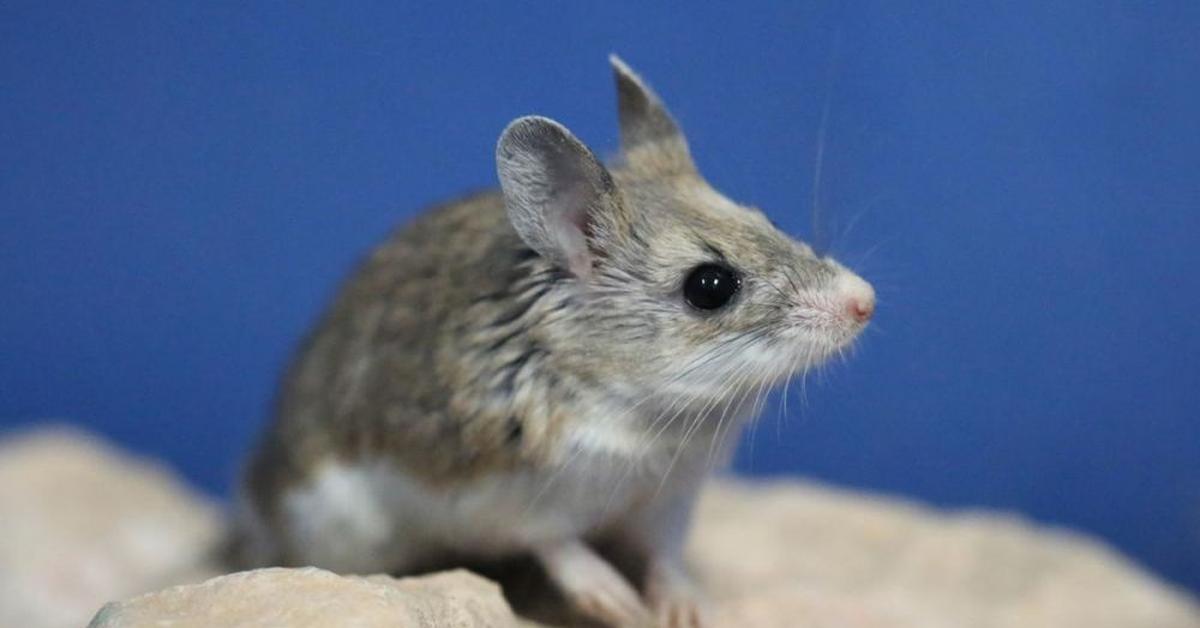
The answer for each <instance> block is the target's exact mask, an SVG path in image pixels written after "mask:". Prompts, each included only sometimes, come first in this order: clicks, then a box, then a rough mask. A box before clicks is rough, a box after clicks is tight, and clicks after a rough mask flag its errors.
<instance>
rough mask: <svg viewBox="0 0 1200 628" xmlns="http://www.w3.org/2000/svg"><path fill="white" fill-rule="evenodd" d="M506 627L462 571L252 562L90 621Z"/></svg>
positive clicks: (485, 584) (477, 580)
mask: <svg viewBox="0 0 1200 628" xmlns="http://www.w3.org/2000/svg"><path fill="white" fill-rule="evenodd" d="M164 625H166V626H171V627H172V628H211V627H212V626H244V627H247V628H250V627H257V626H261V627H263V628H267V627H274V626H287V627H288V628H324V627H326V626H354V627H355V628H474V627H480V628H484V627H494V628H507V627H510V626H519V625H521V624H520V623H519V622H518V620H517V618H516V616H514V615H513V612H512V610H511V609H510V608H509V607H508V604H507V603H506V602H505V601H504V597H503V595H501V593H500V587H499V586H497V585H496V584H495V583H493V582H490V581H488V580H484V579H483V578H481V577H479V576H476V575H474V574H472V573H470V572H467V571H461V570H459V571H448V572H442V573H439V574H435V575H432V576H426V577H423V578H403V579H395V578H390V577H388V576H369V577H365V578H363V577H357V576H338V575H336V574H333V573H330V572H328V571H324V570H321V569H316V568H312V567H310V568H305V569H258V570H255V571H247V572H241V573H235V574H231V575H227V576H220V577H217V578H213V579H211V580H208V581H205V582H203V583H200V584H194V585H186V586H178V587H173V588H169V589H164V590H162V591H158V592H156V593H148V594H146V595H142V596H139V597H135V598H133V599H131V600H128V601H125V602H114V603H112V604H109V605H108V606H105V607H104V609H103V610H101V611H100V612H99V613H98V614H97V615H96V618H95V619H94V620H93V621H92V623H91V625H90V628H135V627H138V626H164Z"/></svg>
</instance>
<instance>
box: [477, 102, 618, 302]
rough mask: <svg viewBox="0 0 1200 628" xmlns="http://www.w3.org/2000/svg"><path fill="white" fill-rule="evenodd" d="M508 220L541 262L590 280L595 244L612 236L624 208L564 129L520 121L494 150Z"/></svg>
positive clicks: (601, 170) (544, 121)
mask: <svg viewBox="0 0 1200 628" xmlns="http://www.w3.org/2000/svg"><path fill="white" fill-rule="evenodd" d="M496 171H497V174H499V176H500V187H501V189H502V190H503V191H504V204H505V207H506V208H507V209H508V218H509V221H510V222H512V225H513V227H514V228H515V229H516V230H517V233H518V234H520V236H521V239H522V240H524V241H525V243H526V244H528V245H529V246H530V247H531V248H533V249H534V250H535V251H537V252H538V253H539V254H540V255H541V256H542V257H545V258H547V259H549V260H552V261H554V262H556V263H557V264H559V265H560V266H562V267H563V268H566V269H568V270H570V271H571V273H573V274H574V275H575V276H577V277H580V278H586V277H587V276H588V275H589V274H590V272H591V268H592V251H591V245H593V244H594V243H593V242H592V240H593V239H594V238H596V237H598V236H599V235H600V234H602V233H605V232H609V233H611V231H612V230H613V227H614V225H615V220H616V219H617V218H618V214H619V212H620V208H621V204H620V200H619V199H618V195H617V192H616V186H615V185H614V183H613V180H612V176H611V175H609V173H608V170H607V169H605V167H604V165H603V164H601V163H600V160H598V159H596V156H595V155H594V154H593V153H592V151H591V150H589V149H588V147H587V146H584V144H583V142H580V141H579V140H578V139H577V138H576V137H575V136H574V135H572V134H571V132H570V131H568V130H567V129H566V128H565V127H563V126H562V125H561V124H559V123H557V122H555V121H553V120H551V119H549V118H542V117H539V116H528V117H525V118H518V119H517V120H514V121H513V122H512V123H511V124H509V125H508V128H506V129H504V133H502V134H501V135H500V141H499V142H498V143H497V145H496Z"/></svg>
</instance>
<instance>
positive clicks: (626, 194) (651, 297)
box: [497, 60, 875, 398]
mask: <svg viewBox="0 0 1200 628" xmlns="http://www.w3.org/2000/svg"><path fill="white" fill-rule="evenodd" d="M613 63H614V67H615V70H616V76H617V88H618V104H619V118H620V122H621V144H622V152H621V156H620V159H619V160H618V162H617V163H616V164H615V165H614V166H613V167H612V168H611V169H609V168H607V167H605V166H604V165H602V164H601V163H600V162H599V161H598V160H597V159H596V158H595V156H594V155H593V154H592V153H591V151H590V150H588V149H587V148H586V147H585V146H584V145H583V144H582V143H581V142H579V140H577V139H576V138H575V137H574V136H573V135H571V134H570V132H569V131H567V130H566V129H565V128H563V127H561V126H560V125H558V124H557V123H555V122H553V121H550V120H547V119H545V118H522V119H520V120H518V121H516V122H514V123H513V124H512V125H510V127H509V128H508V129H507V130H506V131H505V133H504V135H503V136H502V137H501V140H500V145H499V146H498V149H497V162H498V167H499V172H500V179H501V184H502V188H503V190H504V194H505V203H506V206H507V208H508V211H509V215H510V219H511V221H512V223H513V225H514V227H515V228H516V230H517V232H518V233H519V234H520V235H521V237H522V238H523V239H524V240H525V241H526V243H528V244H529V245H530V246H531V247H532V248H534V249H535V250H537V251H538V252H539V253H541V254H542V256H543V257H545V258H547V259H549V260H551V261H553V262H555V263H557V264H558V265H560V266H562V267H564V268H566V269H568V270H569V271H570V272H571V274H572V275H573V276H574V278H575V280H576V281H577V282H578V286H579V287H580V294H579V298H578V299H576V302H577V304H578V308H577V312H576V315H575V319H576V324H575V325H574V326H573V327H572V328H571V331H570V334H571V338H570V340H571V341H572V342H574V343H577V344H578V346H579V351H578V353H579V355H580V356H581V358H580V361H581V364H582V363H583V362H585V361H586V364H587V365H588V367H589V368H593V369H600V370H601V371H602V372H603V375H604V377H605V378H606V379H608V380H609V381H623V382H625V383H627V384H628V385H629V386H630V387H633V388H651V389H655V390H662V391H670V392H672V393H675V394H684V395H691V396H694V397H698V398H703V397H705V396H715V397H727V396H729V395H730V394H733V393H735V392H739V391H742V390H747V389H751V388H758V389H762V388H764V387H766V386H768V385H770V384H774V383H778V382H779V381H781V380H783V379H785V378H787V377H788V376H790V375H792V374H793V373H796V372H798V371H802V370H804V369H807V368H808V367H810V366H813V365H815V364H817V363H819V362H821V361H822V360H824V359H826V358H828V357H829V356H830V355H832V354H834V353H836V352H839V351H841V350H843V349H844V348H845V347H847V346H848V345H849V344H850V343H851V342H852V341H853V340H854V338H856V337H857V335H858V334H859V332H861V331H862V329H863V328H864V327H865V326H866V324H867V322H868V321H869V319H870V318H871V315H872V314H873V311H874V306H875V295H874V291H873V290H872V288H871V286H870V284H868V283H867V282H865V281H864V280H862V279H861V278H859V277H858V276H857V275H855V274H854V273H852V272H851V271H849V270H848V269H846V268H845V267H843V266H841V265H840V264H838V263H837V262H836V261H834V260H832V259H830V258H828V257H822V256H818V255H817V254H816V253H814V251H813V250H812V248H811V247H809V246H808V245H806V244H804V243H802V242H799V241H797V240H795V239H793V238H791V237H789V236H788V235H787V234H785V233H783V232H782V231H780V230H779V229H778V228H776V227H775V226H774V225H773V224H772V223H771V222H770V220H768V219H767V217H766V216H765V215H764V214H763V213H762V212H761V211H759V210H758V209H755V208H752V207H746V206H742V205H739V204H737V203H735V202H733V201H731V200H730V199H728V198H726V197H725V196H723V195H721V194H720V193H719V192H717V191H716V190H714V189H713V188H712V187H711V186H710V185H709V184H708V183H707V182H706V181H705V180H704V179H703V178H702V177H701V176H700V174H699V172H698V171H697V170H696V168H695V166H694V164H693V163H692V160H691V157H690V154H689V151H688V148H687V142H686V140H685V139H684V137H683V135H682V133H680V131H679V129H678V127H677V125H676V124H675V122H674V120H673V119H672V118H671V116H670V114H669V113H667V111H666V109H665V108H664V107H663V106H662V103H661V101H659V99H658V97H657V96H656V95H655V94H654V93H653V92H652V91H650V89H649V88H648V87H646V85H645V84H644V83H642V82H641V80H640V79H639V78H638V77H637V76H636V75H635V74H633V73H632V71H631V70H629V69H628V68H627V67H626V66H624V64H622V63H621V62H620V61H619V60H614V62H613Z"/></svg>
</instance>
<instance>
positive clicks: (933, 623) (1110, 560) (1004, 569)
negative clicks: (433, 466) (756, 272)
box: [0, 430, 1200, 628]
mask: <svg viewBox="0 0 1200 628" xmlns="http://www.w3.org/2000/svg"><path fill="white" fill-rule="evenodd" d="M221 525H222V522H221V519H220V517H219V513H218V512H217V511H216V509H215V508H214V507H213V506H212V505H211V504H209V503H207V502H205V501H204V500H202V499H201V498H199V497H198V496H196V495H195V494H193V493H191V492H190V491H188V490H187V488H186V487H184V486H182V485H181V484H180V483H179V482H178V481H177V480H175V479H173V476H171V475H170V474H169V473H168V472H166V471H165V470H164V469H161V468H159V467H157V466H154V465H150V464H147V463H145V462H142V461H137V460H131V459H130V458H129V457H127V456H125V455H123V454H121V453H119V452H116V451H114V450H112V449H110V448H108V447H106V446H104V445H103V444H101V443H98V442H97V441H95V440H93V439H91V438H89V437H86V436H83V435H81V434H79V433H77V432H71V431H64V430H52V431H46V432H39V433H32V434H27V435H24V436H18V437H15V438H10V439H9V440H8V441H7V442H4V443H0V628H17V627H21V628H60V627H62V628H65V627H68V626H70V627H78V626H82V625H84V624H85V623H86V622H87V621H88V619H89V618H90V617H92V616H93V615H94V614H95V613H96V610H97V609H98V608H99V607H100V606H101V604H103V603H104V602H106V601H109V600H117V599H122V598H126V597H129V596H131V595H137V594H139V593H143V592H146V591H152V590H156V589H161V588H162V587H164V586H170V585H175V584H179V583H186V582H193V583H195V582H200V581H201V580H204V579H205V578H209V577H211V576H213V575H215V574H214V573H213V572H212V571H211V567H208V566H207V565H206V564H205V557H206V556H207V555H208V553H209V550H210V549H211V548H212V545H213V543H214V542H215V541H216V539H217V538H218V537H219V535H220V529H221ZM691 548H692V551H691V555H690V559H691V561H692V565H693V567H694V569H695V571H696V573H697V575H698V577H699V579H700V580H701V582H702V583H703V584H704V586H705V588H706V589H707V590H708V591H709V593H710V595H711V597H712V601H713V611H714V617H713V618H714V620H715V621H714V624H715V625H716V626H717V627H722V626H729V627H736V628H746V627H751V626H752V627H755V628H773V627H777V626H778V627H784V626H787V627H789V628H817V627H821V628H827V627H828V628H834V627H836V628H876V627H880V628H882V627H884V626H886V627H888V628H908V627H917V626H920V627H921V628H940V627H943V626H945V627H955V628H959V627H963V626H971V627H972V628H976V627H978V628H1010V627H1014V628H1015V627H1017V626H1020V627H1021V628H1041V627H1046V628H1050V627H1053V628H1073V627H1080V628H1085V627H1086V628H1109V627H1113V628H1116V627H1121V628H1140V627H1145V628H1200V610H1197V607H1196V604H1195V602H1194V601H1193V600H1192V599H1191V598H1189V597H1188V596H1187V595H1186V594H1185V593H1183V592H1181V591H1178V590H1175V589H1173V588H1172V587H1170V586H1168V585H1166V584H1164V583H1162V582H1160V581H1159V580H1157V579H1155V578H1153V577H1152V576H1150V575H1149V574H1147V573H1146V572H1144V571H1143V570H1141V569H1140V568H1138V567H1137V566H1136V565H1134V564H1132V563H1131V562H1130V561H1128V560H1127V559H1125V558H1123V557H1122V556H1120V555H1119V554H1117V553H1116V552H1114V551H1112V550H1111V549H1109V548H1107V547H1106V546H1104V545H1103V544H1101V543H1099V542H1097V541H1095V540H1092V539H1090V538H1088V537H1085V536H1082V535H1079V534H1076V533H1072V532H1067V531H1064V530H1054V529H1048V528H1045V527H1039V526H1035V525H1032V524H1030V523H1027V522H1025V521H1023V520H1021V519H1019V518H1016V517H1013V516H1011V515H1005V514H997V513H983V512H973V513H957V514H951V513H945V512H943V511H937V510H934V509H932V508H927V507H923V506H920V505H917V504H914V503H912V502H908V501H903V500H898V499H889V498H882V497H878V496H872V495H864V494H860V493H854V492H850V491H845V490H838V489H832V488H827V487H822V486H819V485H815V484H812V483H807V482H799V481H786V482H784V481H779V482H771V483H754V484H752V483H747V482H733V481H722V482H716V483H714V484H713V486H712V488H711V489H710V490H709V491H708V493H707V494H706V495H705V498H704V500H703V501H702V503H701V505H700V508H699V511H698V515H697V526H696V530H695V535H694V537H693V539H692V543H691ZM385 624H386V625H388V626H421V627H424V626H437V627H441V626H446V627H449V626H454V627H456V628H460V627H461V628H468V627H472V626H530V625H532V624H530V623H527V622H521V621H520V620H519V619H517V618H515V617H514V616H513V615H512V611H511V610H510V609H509V607H508V605H507V603H506V602H505V601H504V599H503V598H502V597H501V595H500V594H499V590H498V588H497V587H496V585H494V584H492V583H491V582H489V581H487V580H484V579H482V578H480V577H478V576H474V575H472V574H470V573H468V572H463V571H457V572H446V573H442V574H436V575H433V576H427V577H424V578H406V579H394V578H389V577H387V576H369V577H365V578H362V577H341V576H336V575H334V574H331V573H329V572H325V571H321V570H317V569H303V570H284V569H270V570H260V571H255V572H245V573H241V574H233V575H230V576H224V577H219V578H215V579H209V580H207V581H204V582H202V583H201V584H193V585H188V586H178V587H172V588H168V589H165V590H161V591H158V592H157V593H151V594H144V595H139V596H137V597H132V598H130V599H128V600H126V601H124V602H118V603H114V604H110V605H108V606H106V607H105V610H104V611H103V612H102V613H100V614H99V615H96V618H95V622H94V624H93V625H94V626H96V627H97V628H127V627H133V626H148V625H170V626H174V627H176V628H187V627H191V626H217V625H220V626H273V627H274V626H279V627H299V626H328V625H354V626H363V627H369V626H375V625H380V626H382V625H385Z"/></svg>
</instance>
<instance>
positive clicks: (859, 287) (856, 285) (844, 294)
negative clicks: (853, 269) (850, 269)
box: [836, 273, 875, 324]
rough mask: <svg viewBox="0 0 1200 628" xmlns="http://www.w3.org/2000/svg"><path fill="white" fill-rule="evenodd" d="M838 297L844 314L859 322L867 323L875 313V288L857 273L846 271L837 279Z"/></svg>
mask: <svg viewBox="0 0 1200 628" xmlns="http://www.w3.org/2000/svg"><path fill="white" fill-rule="evenodd" d="M836 290H837V298H838V299H840V300H841V303H842V312H843V313H844V315H845V316H846V317H848V318H850V319H851V320H853V321H855V322H857V323H864V324H865V323H866V322H867V321H869V320H871V316H872V315H874V314H875V289H874V288H872V287H871V284H869V283H867V282H866V281H863V280H862V279H861V278H860V277H858V276H857V275H854V274H851V273H845V274H843V275H841V276H839V277H838V279H837V288H836Z"/></svg>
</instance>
